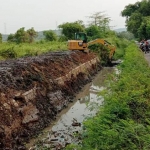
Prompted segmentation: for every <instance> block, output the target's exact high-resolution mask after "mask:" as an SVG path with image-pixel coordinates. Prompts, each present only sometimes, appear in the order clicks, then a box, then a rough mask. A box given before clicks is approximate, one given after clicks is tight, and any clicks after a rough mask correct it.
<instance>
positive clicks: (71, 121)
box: [27, 67, 114, 150]
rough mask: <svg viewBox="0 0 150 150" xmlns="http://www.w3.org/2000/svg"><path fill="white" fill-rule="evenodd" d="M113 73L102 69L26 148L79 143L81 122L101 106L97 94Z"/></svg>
mask: <svg viewBox="0 0 150 150" xmlns="http://www.w3.org/2000/svg"><path fill="white" fill-rule="evenodd" d="M113 71H114V68H109V67H106V68H103V70H101V71H100V72H99V73H98V74H97V75H96V76H95V77H94V79H93V80H92V82H91V83H89V84H87V85H86V86H85V87H84V88H83V89H82V90H81V91H80V92H79V93H78V94H77V95H76V97H75V100H74V102H73V103H70V104H69V106H68V107H67V108H65V109H64V110H63V111H61V113H60V114H59V115H58V116H57V119H56V121H54V122H53V123H52V124H51V125H50V126H49V127H47V128H46V129H44V131H43V132H42V133H41V135H39V136H38V137H37V138H35V139H32V140H31V141H30V143H28V144H27V148H28V149H39V148H38V147H40V146H46V147H51V148H54V150H55V149H59V148H62V147H65V146H66V145H67V144H69V143H80V138H79V136H80V135H79V134H80V131H81V129H82V122H83V120H84V119H86V118H87V117H90V116H93V115H95V113H96V112H97V109H98V106H99V105H101V104H102V102H103V97H102V96H100V94H99V95H98V93H99V92H100V91H102V90H103V89H105V84H106V83H105V79H106V77H108V75H109V74H111V73H112V72H113ZM93 108H94V109H93ZM75 134H78V136H75ZM35 143H36V144H35ZM37 143H38V146H37Z"/></svg>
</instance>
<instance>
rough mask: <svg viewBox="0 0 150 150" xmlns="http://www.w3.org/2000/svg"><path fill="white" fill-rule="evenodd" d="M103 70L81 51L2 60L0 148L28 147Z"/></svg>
mask: <svg viewBox="0 0 150 150" xmlns="http://www.w3.org/2000/svg"><path fill="white" fill-rule="evenodd" d="M100 69H101V65H100V62H99V60H98V58H97V57H96V55H95V54H93V53H89V54H86V53H83V52H79V51H76V52H72V51H68V52H55V53H48V54H46V55H42V56H39V57H27V58H21V59H18V60H9V61H5V62H0V120H1V121H0V149H2V150H3V149H8V150H9V149H10V150H18V149H20V150H22V149H25V148H24V145H23V143H24V142H25V141H27V140H28V139H30V138H31V137H33V136H35V135H36V134H38V133H39V132H40V130H41V129H43V128H45V127H46V126H48V125H49V124H50V123H51V121H52V120H53V119H55V118H56V115H57V114H58V113H59V111H61V110H62V109H63V108H64V107H66V106H67V105H68V103H69V102H70V101H72V100H73V97H74V95H75V93H77V92H78V91H79V90H80V89H81V87H82V86H83V85H85V84H86V83H88V82H89V81H90V80H91V78H92V76H93V75H94V74H95V73H97V71H98V70H100Z"/></svg>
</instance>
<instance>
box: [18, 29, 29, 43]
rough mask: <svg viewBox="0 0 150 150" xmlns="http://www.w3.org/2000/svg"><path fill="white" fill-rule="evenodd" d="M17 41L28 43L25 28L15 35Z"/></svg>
mask: <svg viewBox="0 0 150 150" xmlns="http://www.w3.org/2000/svg"><path fill="white" fill-rule="evenodd" d="M15 41H16V42H17V43H26V42H28V34H27V32H26V31H25V28H24V27H22V28H20V29H19V30H17V32H16V33H15Z"/></svg>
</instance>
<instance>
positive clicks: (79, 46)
mask: <svg viewBox="0 0 150 150" xmlns="http://www.w3.org/2000/svg"><path fill="white" fill-rule="evenodd" d="M87 48H88V47H87V36H86V34H85V33H83V32H78V33H75V38H74V40H68V49H69V50H83V51H84V50H86V49H87Z"/></svg>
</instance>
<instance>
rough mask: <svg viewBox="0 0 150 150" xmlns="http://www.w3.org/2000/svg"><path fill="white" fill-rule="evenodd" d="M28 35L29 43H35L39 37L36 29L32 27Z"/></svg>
mask: <svg viewBox="0 0 150 150" xmlns="http://www.w3.org/2000/svg"><path fill="white" fill-rule="evenodd" d="M27 33H28V38H29V39H28V40H29V43H32V42H34V38H35V37H37V32H36V31H35V30H34V28H33V27H32V28H31V29H28V30H27Z"/></svg>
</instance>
